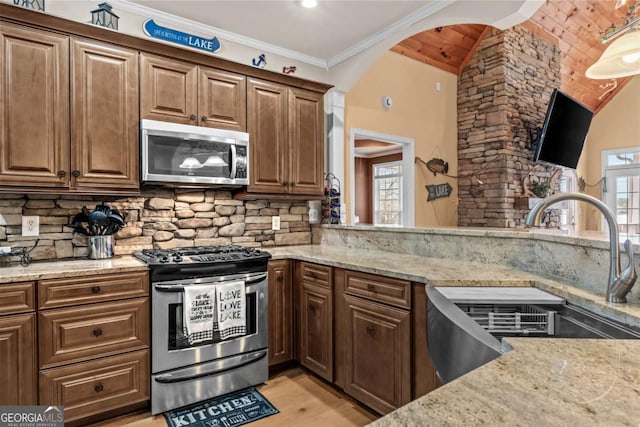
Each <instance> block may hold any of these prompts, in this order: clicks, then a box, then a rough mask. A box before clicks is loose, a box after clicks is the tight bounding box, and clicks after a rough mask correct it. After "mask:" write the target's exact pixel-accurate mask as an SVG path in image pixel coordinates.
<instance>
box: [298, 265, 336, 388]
mask: <svg viewBox="0 0 640 427" xmlns="http://www.w3.org/2000/svg"><path fill="white" fill-rule="evenodd" d="M332 276H333V275H332V268H331V267H326V266H321V265H316V264H310V263H307V262H299V263H297V264H296V281H297V283H296V293H297V295H296V319H297V320H296V325H297V326H298V329H297V338H298V359H299V360H300V363H301V364H302V365H303V366H305V367H307V368H309V369H310V370H311V371H313V372H315V373H316V374H318V375H319V376H321V377H322V378H324V379H326V380H327V381H330V382H333V278H332Z"/></svg>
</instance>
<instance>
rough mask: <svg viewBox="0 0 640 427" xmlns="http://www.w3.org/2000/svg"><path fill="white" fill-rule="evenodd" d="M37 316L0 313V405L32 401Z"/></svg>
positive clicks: (35, 392)
mask: <svg viewBox="0 0 640 427" xmlns="http://www.w3.org/2000/svg"><path fill="white" fill-rule="evenodd" d="M35 329H36V316H35V314H22V315H17V316H5V317H0V406H4V405H35V404H37V401H38V393H37V384H36V377H37V372H38V367H37V366H36V341H35V337H36V330H35Z"/></svg>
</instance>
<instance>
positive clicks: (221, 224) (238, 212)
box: [0, 189, 311, 260]
mask: <svg viewBox="0 0 640 427" xmlns="http://www.w3.org/2000/svg"><path fill="white" fill-rule="evenodd" d="M100 203H104V204H106V205H108V206H110V207H112V208H117V209H118V210H120V212H121V213H122V214H123V215H124V216H125V221H126V226H125V227H124V228H123V229H122V230H120V231H119V232H118V233H117V234H115V235H114V239H115V241H114V252H115V254H116V255H124V254H130V253H132V252H134V251H137V250H141V249H148V248H174V247H188V246H198V245H219V244H229V243H237V244H239V245H243V246H251V247H269V246H278V245H296V244H307V243H310V242H311V226H310V224H309V216H308V212H307V204H306V202H283V201H269V200H257V201H246V202H243V201H241V200H234V199H233V198H232V195H231V193H230V192H229V191H216V190H205V189H203V190H180V189H176V190H172V189H154V190H145V191H143V192H142V194H140V195H139V196H131V197H119V196H77V195H53V194H51V195H50V194H27V195H25V194H0V246H11V247H16V246H25V247H31V246H33V244H34V243H35V239H36V238H35V237H23V236H22V235H21V223H22V219H21V216H22V215H38V216H40V236H38V237H37V239H39V240H38V245H37V247H36V248H35V249H34V250H33V251H32V252H31V253H30V256H31V258H32V259H34V260H52V259H62V258H71V257H86V256H87V255H88V248H87V238H86V237H84V236H81V235H79V234H74V233H73V232H72V231H71V228H68V227H65V226H64V225H65V224H69V223H70V222H71V218H73V216H74V215H75V214H77V213H78V212H80V210H81V209H82V207H83V206H87V208H89V209H90V210H93V209H94V208H95V206H96V205H97V204H100ZM271 215H280V218H281V222H280V230H279V231H272V230H271Z"/></svg>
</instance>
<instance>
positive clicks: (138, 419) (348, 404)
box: [97, 368, 378, 427]
mask: <svg viewBox="0 0 640 427" xmlns="http://www.w3.org/2000/svg"><path fill="white" fill-rule="evenodd" d="M257 389H258V390H259V391H260V393H262V394H263V395H264V397H266V398H267V399H269V401H270V402H271V403H272V404H273V405H274V406H275V407H276V408H277V409H278V410H279V411H280V413H279V414H276V415H272V416H270V417H267V418H263V419H261V420H258V421H255V422H253V423H251V424H250V425H251V427H286V426H301V425H303V426H305V427H316V426H317V427H325V426H341V427H343V426H344V427H348V426H364V425H366V424H369V423H370V422H371V421H373V420H375V419H376V418H378V415H376V414H374V413H372V412H370V411H369V410H367V409H365V408H363V407H361V406H360V405H358V404H357V403H356V402H354V401H353V400H351V399H350V398H348V397H347V396H345V395H344V394H341V393H340V392H338V391H336V390H335V389H334V388H333V387H331V386H329V385H328V384H327V383H325V382H324V381H322V380H321V379H319V378H316V377H315V376H313V375H311V374H309V373H307V372H305V371H304V370H302V369H300V368H294V369H289V370H287V371H284V372H282V373H280V374H278V375H276V376H274V377H273V378H271V379H270V380H269V381H268V382H267V383H266V384H265V385H262V386H260V387H257ZM97 426H100V427H120V426H134V427H163V426H166V423H165V420H164V416H162V415H156V416H155V417H152V416H151V414H150V413H149V412H144V413H138V414H134V415H127V416H124V417H119V418H114V419H112V420H109V421H107V422H103V423H100V424H97Z"/></svg>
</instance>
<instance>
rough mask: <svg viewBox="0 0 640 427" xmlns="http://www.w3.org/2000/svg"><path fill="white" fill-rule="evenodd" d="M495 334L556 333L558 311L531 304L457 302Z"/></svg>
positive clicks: (463, 309) (488, 330)
mask: <svg viewBox="0 0 640 427" xmlns="http://www.w3.org/2000/svg"><path fill="white" fill-rule="evenodd" d="M456 305H457V306H458V307H459V308H460V309H461V310H462V311H464V312H465V313H466V314H467V315H468V316H469V317H471V319H473V320H475V321H476V322H477V323H478V324H479V325H480V326H482V327H483V328H484V329H486V330H487V332H489V333H491V334H495V335H555V317H556V312H555V311H553V310H549V309H545V308H542V307H539V306H537V305H531V304H509V305H505V304H456Z"/></svg>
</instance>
